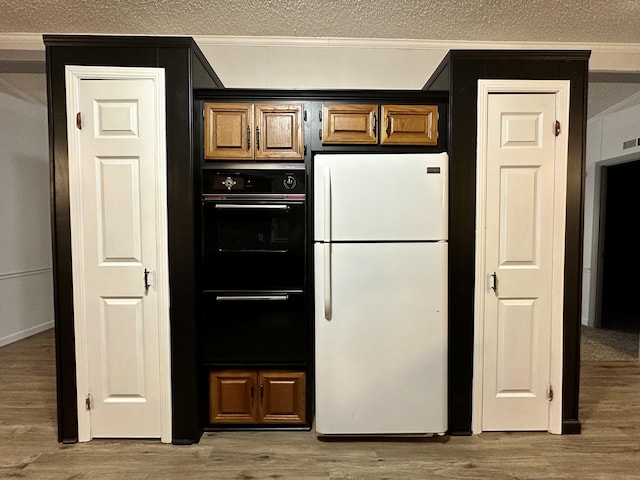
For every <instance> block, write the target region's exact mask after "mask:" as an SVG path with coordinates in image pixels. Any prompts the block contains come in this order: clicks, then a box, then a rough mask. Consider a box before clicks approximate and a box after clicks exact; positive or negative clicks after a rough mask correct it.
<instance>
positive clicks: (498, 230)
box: [482, 93, 560, 430]
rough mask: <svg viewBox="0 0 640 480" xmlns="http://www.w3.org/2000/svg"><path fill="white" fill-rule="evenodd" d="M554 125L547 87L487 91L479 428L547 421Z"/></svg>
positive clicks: (542, 425)
mask: <svg viewBox="0 0 640 480" xmlns="http://www.w3.org/2000/svg"><path fill="white" fill-rule="evenodd" d="M555 125H556V95H555V94H554V93H535V94H526V93H525V94H515V93H514V94H489V96H488V103H487V126H486V128H487V131H486V134H487V136H486V142H487V143H486V180H485V186H484V195H485V202H486V203H485V205H486V209H485V215H486V217H485V227H486V228H485V241H486V243H485V252H484V254H485V259H484V264H485V265H484V266H485V268H484V272H483V273H484V275H485V279H484V280H485V282H484V285H485V292H484V296H485V297H484V339H483V340H484V362H483V363H484V371H483V379H484V384H483V398H482V407H483V410H482V430H548V429H549V411H550V407H549V388H550V385H551V381H550V358H551V332H552V321H551V320H552V295H553V247H554V193H555V192H554V175H555V174H554V171H555V161H556V132H555ZM558 387H560V386H558Z"/></svg>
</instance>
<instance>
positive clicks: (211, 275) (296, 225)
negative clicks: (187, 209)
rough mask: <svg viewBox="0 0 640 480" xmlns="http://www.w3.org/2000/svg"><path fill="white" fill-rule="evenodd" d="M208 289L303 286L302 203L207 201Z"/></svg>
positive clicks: (204, 208) (204, 227)
mask: <svg viewBox="0 0 640 480" xmlns="http://www.w3.org/2000/svg"><path fill="white" fill-rule="evenodd" d="M202 216H203V218H202V231H203V238H202V254H203V281H204V288H205V289H206V290H221V289H224V290H291V289H302V288H304V271H305V262H304V249H305V228H304V225H305V222H304V218H305V208H304V202H302V201H281V202H273V201H252V202H240V201H238V202H233V201H228V200H227V201H224V202H222V201H203V203H202Z"/></svg>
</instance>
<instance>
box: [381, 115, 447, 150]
mask: <svg viewBox="0 0 640 480" xmlns="http://www.w3.org/2000/svg"><path fill="white" fill-rule="evenodd" d="M382 121H383V122H384V123H383V125H382V128H381V130H382V132H381V134H380V143H381V144H385V145H437V144H438V107H437V106H436V105H383V106H382Z"/></svg>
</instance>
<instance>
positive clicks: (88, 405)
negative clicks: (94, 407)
mask: <svg viewBox="0 0 640 480" xmlns="http://www.w3.org/2000/svg"><path fill="white" fill-rule="evenodd" d="M84 405H85V408H86V410H87V412H88V411H89V410H91V394H90V393H87V398H86V399H85V400H84Z"/></svg>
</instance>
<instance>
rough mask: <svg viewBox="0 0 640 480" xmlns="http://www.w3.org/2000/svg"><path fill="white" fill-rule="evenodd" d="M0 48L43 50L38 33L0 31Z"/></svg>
mask: <svg viewBox="0 0 640 480" xmlns="http://www.w3.org/2000/svg"><path fill="white" fill-rule="evenodd" d="M0 50H44V43H43V42H42V35H41V34H39V33H0Z"/></svg>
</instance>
